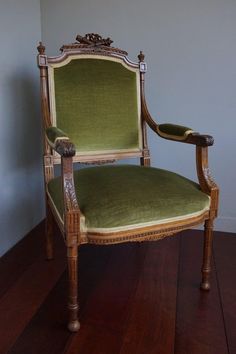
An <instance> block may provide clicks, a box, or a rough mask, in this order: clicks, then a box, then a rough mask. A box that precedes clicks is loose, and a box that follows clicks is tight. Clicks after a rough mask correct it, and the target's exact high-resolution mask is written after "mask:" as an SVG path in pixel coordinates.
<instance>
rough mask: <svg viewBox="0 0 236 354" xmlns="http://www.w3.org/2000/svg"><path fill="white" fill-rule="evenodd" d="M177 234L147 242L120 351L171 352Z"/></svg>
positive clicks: (175, 285)
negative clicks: (158, 240) (157, 240)
mask: <svg viewBox="0 0 236 354" xmlns="http://www.w3.org/2000/svg"><path fill="white" fill-rule="evenodd" d="M178 253H179V235H178V236H175V237H173V238H168V239H165V240H162V241H160V242H150V243H148V249H147V255H146V259H145V263H144V266H143V269H142V273H141V276H140V280H139V284H138V287H137V291H136V294H135V295H134V297H133V301H132V306H131V312H130V318H129V321H128V323H127V328H126V332H125V336H124V339H123V345H122V348H121V351H120V354H130V353H135V354H146V353H148V354H157V353H160V354H171V353H173V352H174V337H175V309H176V289H177V276H178V258H179V257H178Z"/></svg>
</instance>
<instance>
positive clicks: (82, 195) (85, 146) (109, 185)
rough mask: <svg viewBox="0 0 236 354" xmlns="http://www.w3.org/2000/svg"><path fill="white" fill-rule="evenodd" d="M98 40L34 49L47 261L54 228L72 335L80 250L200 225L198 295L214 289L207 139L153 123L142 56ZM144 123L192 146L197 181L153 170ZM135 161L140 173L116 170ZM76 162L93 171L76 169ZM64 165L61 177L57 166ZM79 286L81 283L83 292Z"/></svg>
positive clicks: (213, 201) (213, 196)
mask: <svg viewBox="0 0 236 354" xmlns="http://www.w3.org/2000/svg"><path fill="white" fill-rule="evenodd" d="M111 43H112V41H111V39H110V38H107V39H103V38H102V37H101V36H99V35H97V34H93V33H92V34H86V35H85V36H84V37H82V36H79V35H78V36H77V37H76V42H75V43H72V44H69V45H63V46H62V48H61V54H60V55H59V56H56V57H48V56H46V54H45V47H44V46H43V45H42V43H41V42H40V44H39V46H38V48H37V49H38V53H39V54H38V66H39V69H40V80H41V103H42V115H43V122H44V132H45V134H44V136H45V139H44V171H45V191H46V205H47V208H46V210H47V216H46V236H47V243H46V245H47V258H48V259H52V258H53V231H52V230H53V228H52V223H53V222H54V221H55V222H57V224H58V225H59V228H60V230H61V233H62V235H63V238H64V241H65V246H66V247H67V258H68V283H69V296H68V311H69V321H68V328H69V330H70V331H72V332H75V331H77V330H78V329H79V327H80V324H79V321H78V309H79V307H78V295H77V294H78V280H77V271H78V247H79V246H81V245H83V244H85V243H91V244H97V245H106V244H116V243H121V242H130V241H135V242H137V241H138V242H141V241H149V240H160V239H162V238H164V237H166V236H170V235H173V234H175V233H178V232H179V231H181V230H185V229H188V228H191V227H194V226H196V225H198V224H201V223H205V231H204V235H205V236H204V239H205V242H204V249H203V266H202V281H201V285H200V287H201V289H202V290H209V289H210V270H211V268H210V259H211V249H212V235H213V221H214V219H215V217H216V216H217V208H218V187H217V185H216V184H215V182H214V181H213V179H212V177H211V175H210V172H209V168H208V155H207V152H208V146H211V145H213V138H212V137H211V136H209V135H201V134H199V133H197V132H194V131H193V130H192V129H190V128H188V127H182V126H179V125H173V124H157V123H155V121H154V120H153V119H152V117H151V115H150V114H149V112H148V109H147V105H146V101H145V92H144V77H145V72H146V69H147V67H146V63H145V62H144V55H143V53H142V52H140V54H139V55H138V63H134V62H131V61H130V60H129V59H128V57H127V53H126V52H125V51H123V50H121V49H118V48H114V47H111ZM147 125H148V126H149V127H150V128H151V129H152V130H153V131H154V132H156V133H157V135H158V136H160V137H161V138H164V139H169V140H174V141H179V142H182V143H188V144H194V145H196V165H197V174H198V180H199V183H198V184H197V183H195V182H193V181H191V180H189V179H187V178H185V177H183V176H180V175H178V174H176V173H173V172H170V171H167V170H161V169H158V168H153V167H150V153H149V149H148V142H147V132H146V130H147ZM137 157H138V158H140V166H138V165H127V164H126V165H116V164H112V163H113V162H115V161H117V160H122V159H124V158H137ZM73 163H85V164H88V165H89V164H91V165H96V166H89V167H86V168H83V169H79V170H76V171H74V170H73ZM56 164H60V165H61V176H60V177H55V176H54V166H55V165H56ZM81 286H83V284H81Z"/></svg>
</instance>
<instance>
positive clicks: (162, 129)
mask: <svg viewBox="0 0 236 354" xmlns="http://www.w3.org/2000/svg"><path fill="white" fill-rule="evenodd" d="M156 132H157V134H158V135H159V136H161V137H162V138H164V139H168V140H174V141H181V142H185V143H188V144H194V145H197V146H202V147H204V146H211V145H213V144H214V139H213V137H212V136H210V135H202V134H199V133H197V132H195V131H193V130H192V129H191V128H188V127H185V126H182V125H176V124H169V123H165V124H159V125H158V124H157V125H156Z"/></svg>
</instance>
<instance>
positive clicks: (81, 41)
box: [60, 33, 128, 55]
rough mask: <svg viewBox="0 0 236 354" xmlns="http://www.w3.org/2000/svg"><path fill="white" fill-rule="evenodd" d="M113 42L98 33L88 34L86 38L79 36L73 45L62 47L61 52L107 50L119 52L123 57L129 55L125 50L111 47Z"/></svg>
mask: <svg viewBox="0 0 236 354" xmlns="http://www.w3.org/2000/svg"><path fill="white" fill-rule="evenodd" d="M112 43H113V41H112V40H111V38H109V37H107V38H103V37H102V36H100V34H97V33H86V34H85V35H84V36H81V35H79V34H78V35H77V36H76V42H74V43H71V44H65V45H63V46H62V47H61V49H60V50H61V51H62V52H63V51H66V50H72V49H88V50H91V51H97V50H98V51H99V50H105V51H108V52H117V53H120V54H122V55H127V54H128V53H127V52H126V51H124V50H121V49H118V48H114V47H111V44H112Z"/></svg>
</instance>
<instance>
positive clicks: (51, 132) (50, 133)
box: [46, 127, 69, 145]
mask: <svg viewBox="0 0 236 354" xmlns="http://www.w3.org/2000/svg"><path fill="white" fill-rule="evenodd" d="M46 136H47V138H48V141H49V142H50V143H51V145H54V144H55V142H56V140H58V139H62V138H65V139H69V137H68V136H67V134H66V133H64V132H63V131H62V130H61V129H58V128H57V127H49V128H47V129H46Z"/></svg>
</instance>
